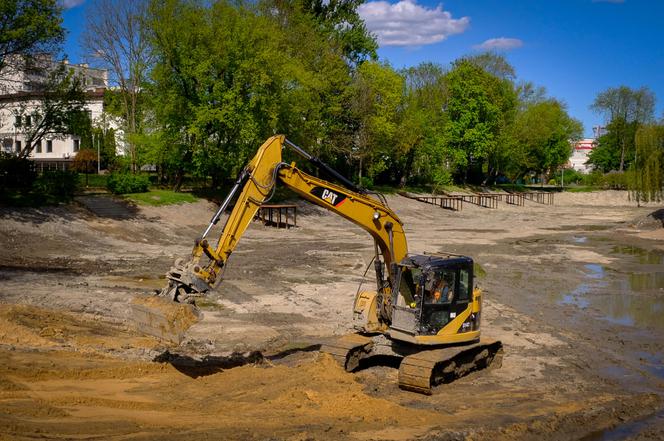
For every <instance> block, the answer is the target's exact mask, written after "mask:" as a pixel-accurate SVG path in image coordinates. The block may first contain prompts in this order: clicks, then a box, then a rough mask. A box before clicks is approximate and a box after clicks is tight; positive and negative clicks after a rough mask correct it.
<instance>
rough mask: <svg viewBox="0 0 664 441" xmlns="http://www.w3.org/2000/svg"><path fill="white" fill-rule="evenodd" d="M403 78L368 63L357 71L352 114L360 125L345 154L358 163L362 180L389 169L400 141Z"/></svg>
mask: <svg viewBox="0 0 664 441" xmlns="http://www.w3.org/2000/svg"><path fill="white" fill-rule="evenodd" d="M402 92H403V78H402V77H401V76H400V75H399V74H398V73H397V72H395V71H394V69H392V68H391V67H390V66H389V65H388V64H381V63H376V62H371V61H368V62H366V63H363V64H362V65H361V66H360V67H359V69H358V70H357V72H356V74H355V76H354V78H353V82H352V84H351V87H350V89H349V93H350V114H351V118H353V120H354V121H355V122H356V123H357V129H356V136H355V137H354V138H355V139H354V142H353V143H352V144H349V145H348V146H347V148H346V149H345V150H344V153H345V154H346V155H347V156H348V157H349V158H350V159H351V160H353V161H357V166H358V173H357V174H358V177H359V179H360V180H361V179H362V177H363V173H364V171H365V170H366V172H367V175H368V176H369V177H371V178H374V177H375V176H376V175H378V174H380V173H381V172H383V171H385V170H386V169H387V168H388V167H389V162H390V160H391V159H392V160H393V158H391V156H393V155H395V154H398V153H397V152H396V151H395V150H394V149H393V148H392V146H393V145H394V144H395V141H396V138H397V128H398V119H397V115H398V108H399V106H400V104H401V99H402Z"/></svg>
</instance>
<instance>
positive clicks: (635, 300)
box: [558, 256, 664, 330]
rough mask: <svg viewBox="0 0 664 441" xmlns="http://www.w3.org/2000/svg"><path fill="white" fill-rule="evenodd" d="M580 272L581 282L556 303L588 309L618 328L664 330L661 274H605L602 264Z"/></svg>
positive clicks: (663, 283) (649, 259)
mask: <svg viewBox="0 0 664 441" xmlns="http://www.w3.org/2000/svg"><path fill="white" fill-rule="evenodd" d="M647 259H648V262H651V261H652V260H653V257H652V256H650V257H648V258H647ZM644 265H651V264H650V263H646V264H644ZM583 272H584V279H583V281H582V282H581V283H580V284H579V285H577V287H576V288H574V289H573V290H572V291H571V292H569V293H563V294H562V295H561V297H560V298H559V302H558V303H559V304H562V305H573V306H576V307H578V308H579V309H587V308H589V307H592V308H593V309H594V310H597V311H599V313H600V316H601V318H602V319H604V320H608V321H610V322H612V323H615V324H618V325H622V326H632V327H638V328H656V329H660V330H664V320H662V313H664V271H662V272H632V273H627V274H625V273H622V272H611V273H610V274H609V273H607V270H606V269H605V268H604V267H603V266H602V265H597V264H587V265H584V266H583Z"/></svg>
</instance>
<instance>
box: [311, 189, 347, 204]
mask: <svg viewBox="0 0 664 441" xmlns="http://www.w3.org/2000/svg"><path fill="white" fill-rule="evenodd" d="M311 194H313V195H314V196H316V197H318V198H319V199H322V200H324V201H325V202H327V203H328V204H330V205H334V206H335V207H338V206H340V205H341V204H343V203H344V202H345V201H346V196H345V195H343V194H339V193H337V192H335V191H333V190H330V189H329V188H325V187H314V188H313V190H311Z"/></svg>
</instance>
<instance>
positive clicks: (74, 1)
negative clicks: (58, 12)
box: [60, 0, 85, 9]
mask: <svg viewBox="0 0 664 441" xmlns="http://www.w3.org/2000/svg"><path fill="white" fill-rule="evenodd" d="M83 3H85V0H61V1H60V4H61V5H62V7H63V8H65V9H71V8H75V7H76V6H78V5H82V4H83Z"/></svg>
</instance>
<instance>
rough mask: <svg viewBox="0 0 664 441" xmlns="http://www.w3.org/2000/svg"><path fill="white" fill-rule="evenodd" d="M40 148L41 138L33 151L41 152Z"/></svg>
mask: <svg viewBox="0 0 664 441" xmlns="http://www.w3.org/2000/svg"><path fill="white" fill-rule="evenodd" d="M41 152H42V148H41V139H40V140H39V141H37V144H36V147H35V153H41Z"/></svg>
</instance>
